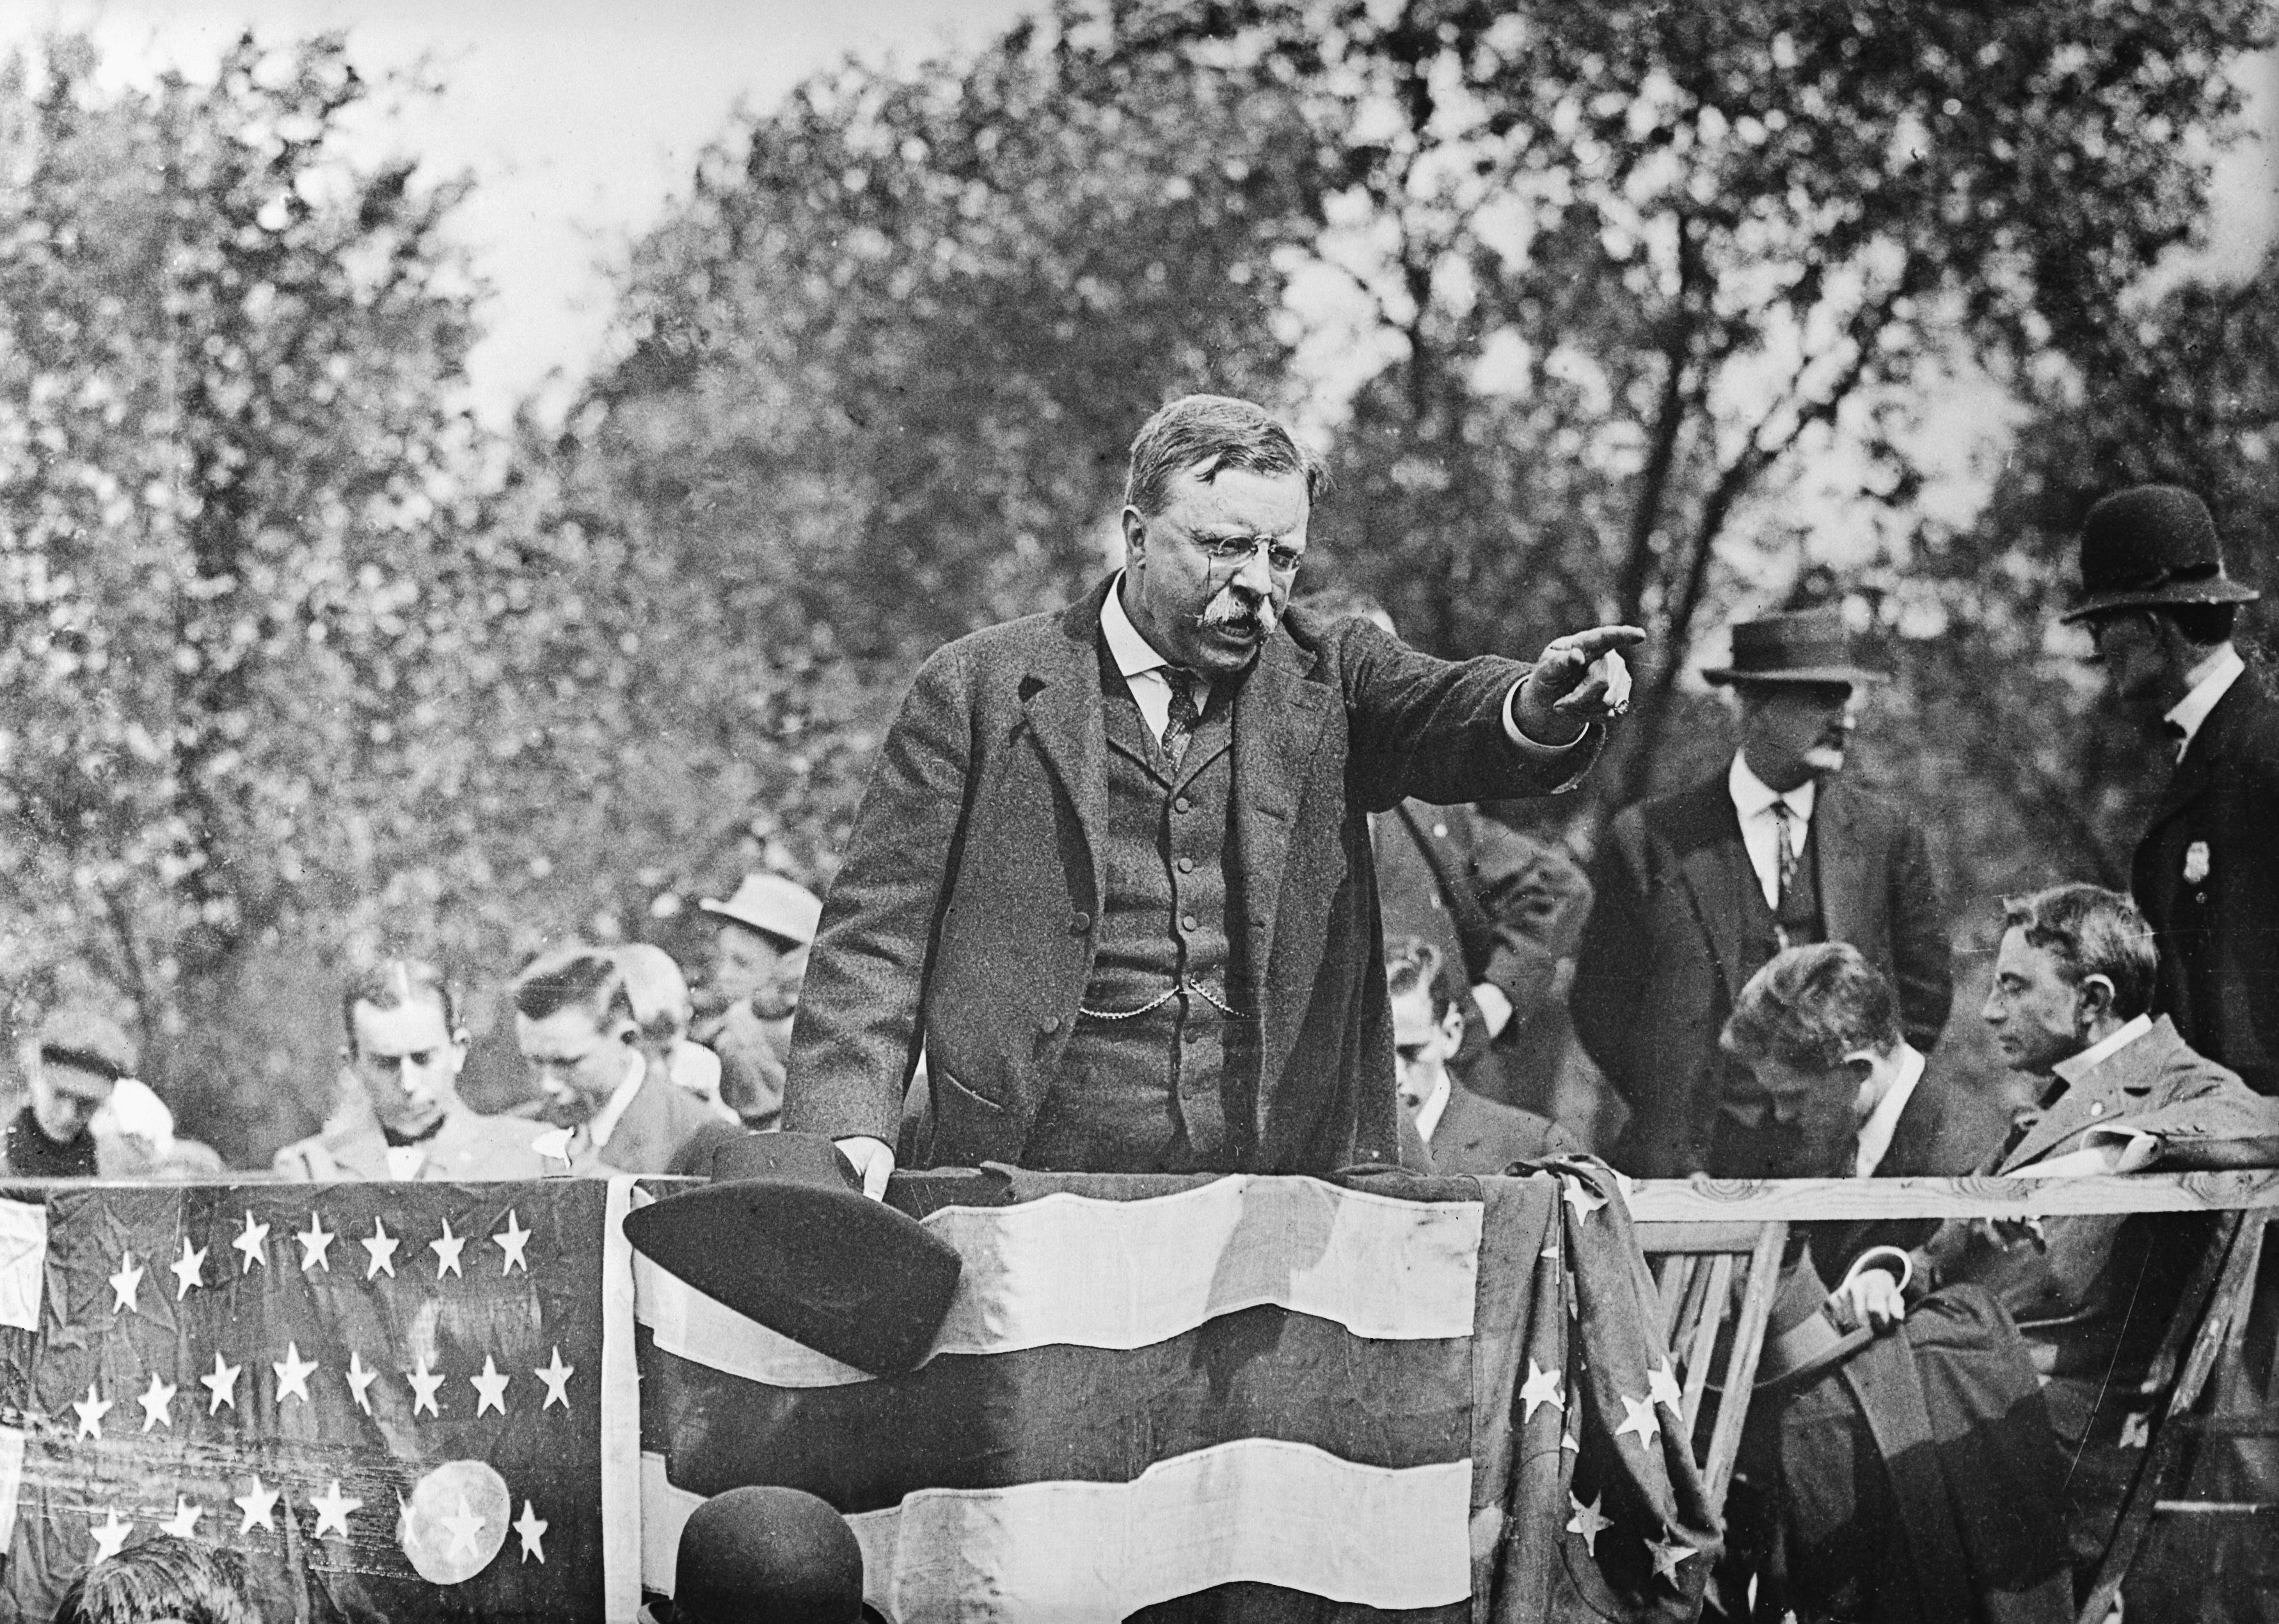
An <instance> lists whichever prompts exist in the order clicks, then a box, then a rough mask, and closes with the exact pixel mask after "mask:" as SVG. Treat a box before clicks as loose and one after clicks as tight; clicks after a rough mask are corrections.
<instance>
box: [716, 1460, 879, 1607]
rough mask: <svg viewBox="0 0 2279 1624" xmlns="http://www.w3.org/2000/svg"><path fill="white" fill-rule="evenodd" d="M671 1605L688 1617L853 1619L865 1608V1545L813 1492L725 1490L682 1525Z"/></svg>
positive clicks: (842, 1519)
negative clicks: (860, 1542) (862, 1544)
mask: <svg viewBox="0 0 2279 1624" xmlns="http://www.w3.org/2000/svg"><path fill="white" fill-rule="evenodd" d="M673 1603H674V1614H675V1617H676V1618H687V1619H688V1620H691V1624H747V1621H748V1620H749V1621H753V1624H760V1621H764V1620H792V1619H798V1620H814V1621H815V1624H854V1621H855V1620H857V1619H859V1618H860V1617H861V1616H862V1611H863V1548H862V1546H861V1544H859V1543H858V1542H857V1541H856V1537H855V1531H854V1530H853V1529H852V1528H848V1526H847V1520H846V1519H845V1518H844V1517H842V1516H840V1514H839V1513H837V1512H836V1511H834V1510H833V1509H832V1507H831V1506H830V1505H829V1504H828V1503H826V1502H825V1501H824V1500H822V1499H820V1498H817V1496H815V1495H812V1494H809V1493H807V1492H805V1491H804V1490H798V1489H785V1488H777V1487H769V1486H761V1487H753V1488H745V1489H731V1490H727V1491H726V1492H725V1493H724V1494H717V1495H715V1496H713V1497H712V1498H710V1499H709V1500H707V1501H705V1502H704V1504H703V1505H700V1506H698V1507H697V1508H696V1509H695V1510H694V1512H692V1513H689V1517H688V1521H687V1522H686V1523H685V1524H683V1525H682V1527H681V1530H680V1544H679V1551H678V1553H677V1555H676V1558H675V1560H674V1563H673Z"/></svg>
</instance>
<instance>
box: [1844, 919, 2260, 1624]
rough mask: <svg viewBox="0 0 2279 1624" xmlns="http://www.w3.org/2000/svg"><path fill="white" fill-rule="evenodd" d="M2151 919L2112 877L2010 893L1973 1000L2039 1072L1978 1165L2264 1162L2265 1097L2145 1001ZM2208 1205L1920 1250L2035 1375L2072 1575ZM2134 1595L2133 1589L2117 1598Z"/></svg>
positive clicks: (1951, 1241) (1998, 1233)
mask: <svg viewBox="0 0 2279 1624" xmlns="http://www.w3.org/2000/svg"><path fill="white" fill-rule="evenodd" d="M2156 974H2157V966H2156V960H2155V954H2154V950H2153V946H2152V932H2151V931H2150V930H2149V929H2148V928H2147V927H2146V925H2145V918H2144V915H2142V914H2141V913H2139V912H2138V911H2137V908H2136V905H2135V904H2134V903H2132V902H2131V901H2130V900H2129V899H2128V898H2127V897H2125V896H2122V895H2121V894H2120V893H2119V892H2112V891H2106V890H2102V889H2100V888H2099V887H2098V886H2094V885H2060V886H2056V887H2053V888H2052V889H2050V890H2048V891H2044V892H2037V893H2036V894H2034V895H2032V896H2030V897H2025V898H2022V899H2019V900H2014V901H2013V902H2012V903H2010V904H2009V906H2008V908H2007V911H2006V914H2005V917H2004V931H2003V936H2002V945H2001V947H2000V949H1999V953H1998V954H1997V956H1996V959H1995V963H1994V983H1993V986H1992V989H1991V992H1989V993H1988V995H1987V1000H1986V1007H1985V1009H1984V1015H1985V1018H1986V1021H1987V1023H1988V1024H1989V1025H1990V1026H1991V1027H1992V1028H1993V1029H1994V1037H1995V1042H1996V1044H1997V1045H1998V1046H1999V1047H2000V1048H2001V1050H2002V1053H2003V1056H2004V1058H2005V1059H2006V1060H2007V1061H2008V1062H2009V1063H2010V1065H2011V1066H2013V1067H2014V1068H2015V1069H2018V1070H2020V1071H2022V1072H2025V1073H2027V1074H2029V1075H2030V1076H2034V1077H2036V1078H2037V1079H2041V1080H2042V1081H2043V1084H2044V1085H2043V1089H2042V1093H2041V1100H2040V1104H2039V1105H2038V1106H2037V1107H2035V1108H2033V1109H2030V1110H2028V1111H2025V1112H2022V1113H2021V1114H2019V1115H2018V1117H2017V1119H2016V1121H2015V1122H2014V1125H2013V1128H2012V1130H2011V1132H2010V1134H2009V1135H2008V1137H2007V1140H2006V1142H2005V1143H2004V1144H2003V1145H2002V1146H2001V1147H2000V1149H1999V1151H1998V1152H1997V1153H1995V1154H1994V1155H1993V1156H1992V1157H1991V1158H1990V1159H1989V1160H1988V1161H1986V1162H1985V1163H1984V1166H1983V1168H1982V1169H1981V1170H1983V1171H1984V1172H1988V1173H1992V1174H1998V1175H2000V1176H2006V1177H2012V1178H2059V1177H2066V1176H2079V1175H2083V1174H2090V1173H2108V1172H2120V1173H2128V1172H2136V1171H2139V1170H2142V1169H2147V1168H2162V1169H2177V1170H2183V1169H2195V1168H2198V1169H2206V1168H2241V1167H2270V1166H2275V1165H2279V1100H2274V1099H2266V1098H2264V1097H2262V1096H2260V1095H2258V1094H2256V1093H2255V1092H2253V1091H2252V1090H2251V1089H2249V1088H2248V1087H2247V1086H2246V1084H2244V1083H2242V1082H2241V1081H2240V1080H2239V1078H2238V1077H2237V1076H2236V1075H2234V1074H2233V1073H2232V1072H2230V1071H2229V1070H2227V1069H2224V1068H2223V1067H2221V1066H2218V1065H2216V1064H2215V1063H2214V1061H2210V1060H2208V1059H2206V1057H2205V1056H2203V1055H2200V1054H2198V1053H2195V1052H2194V1051H2193V1050H2192V1049H2191V1046H2188V1045H2187V1044H2186V1043H2185V1042H2184V1041H2183V1038H2180V1037H2179V1036H2178V1035H2177V1033H2176V1030H2175V1025H2174V1024H2173V1023H2171V1022H2170V1021H2169V1020H2168V1017H2167V1016H2165V1015H2162V1016H2159V1017H2157V1018H2156V1017H2154V1016H2153V1015H2152V1013H2151V1005H2152V990H2153V986H2154V982H2155V978H2156ZM2207 1232H2208V1226H2207V1224H2206V1222H2205V1221H2202V1220H2195V1219H2191V1218H2179V1217H2175V1216H2171V1215H2167V1214H2159V1215H2153V1216H2150V1217H2148V1216H2145V1215H2137V1216H2130V1215H2127V1214H2084V1215H2081V1216H2072V1217H2063V1218H2049V1219H2044V1220H2042V1221H2040V1222H2038V1223H2036V1224H2030V1225H2012V1224H1995V1225H1990V1224H1986V1223H1984V1222H1961V1221H1956V1222H1948V1223H1945V1224H1943V1225H1941V1226H1940V1228H1939V1229H1938V1232H1937V1233H1936V1234H1935V1235H1934V1236H1933V1237H1931V1238H1930V1241H1929V1242H1927V1243H1926V1244H1925V1245H1923V1247H1922V1249H1921V1251H1920V1252H1918V1253H1917V1255H1916V1260H1915V1261H1916V1266H1915V1268H1913V1270H1912V1271H1911V1272H1912V1274H1913V1275H1914V1279H1913V1280H1912V1281H1911V1282H1909V1283H1908V1288H1909V1295H1910V1297H1912V1296H1914V1295H1916V1294H1919V1293H1920V1292H1921V1291H1923V1290H1925V1289H1927V1288H1929V1287H1930V1286H1931V1285H1934V1284H1943V1283H1950V1282H1954V1281H1968V1282H1972V1283H1976V1284H1978V1285H1981V1286H1984V1288H1985V1289H1986V1290H1988V1291H1991V1292H1992V1293H1993V1294H1994V1295H1995V1296H1996V1297H1997V1298H1999V1299H2000V1301H2001V1303H2002V1305H2003V1306H2004V1307H2005V1308H2007V1309H2008V1310H2009V1312H2010V1314H2011V1317H2012V1318H2013V1319H2014V1320H2015V1321H2017V1325H2018V1329H2019V1331H2020V1333H2021V1334H2022V1336H2023V1337H2025V1339H2026V1346H2027V1351H2028V1352H2029V1353H2030V1355H2031V1357H2032V1359H2033V1361H2034V1366H2035V1368H2036V1370H2037V1372H2038V1373H2039V1374H2040V1375H2041V1377H2042V1385H2043V1392H2044V1395H2045V1398H2047V1400H2048V1403H2049V1408H2050V1419H2051V1421H2052V1424H2053V1426H2054V1427H2055V1429H2056V1431H2057V1435H2058V1440H2059V1444H2060V1447H2061V1449H2062V1450H2063V1452H2064V1453H2065V1454H2066V1456H2067V1459H2068V1461H2069V1462H2071V1463H2072V1465H2071V1468H2070V1475H2069V1478H2068V1490H2067V1523H2068V1530H2069V1536H2070V1539H2071V1543H2072V1546H2073V1551H2074V1558H2075V1564H2076V1579H2077V1580H2079V1581H2081V1582H2083V1583H2086V1582H2087V1579H2088V1577H2089V1576H2090V1575H2091V1574H2093V1571H2094V1568H2095V1566H2096V1563H2097V1561H2098V1559H2099V1557H2100V1556H2101V1554H2102V1553H2103V1551H2104V1549H2105V1546H2106V1544H2107V1543H2108V1542H2109V1540H2110V1538H2111V1536H2112V1532H2113V1527H2114V1519H2115V1517H2116V1516H2117V1515H2118V1513H2119V1511H2120V1506H2121V1502H2122V1498H2123V1497H2124V1495H2125V1494H2126V1492H2127V1490H2128V1486H2129V1482H2130V1481H2131V1480H2132V1478H2133V1475H2134V1474H2133V1468H2134V1466H2135V1464H2136V1463H2137V1462H2138V1461H2141V1460H2142V1459H2143V1453H2142V1448H2141V1443H2142V1440H2141V1437H2140V1438H2137V1440H2136V1441H2137V1444H2138V1447H2137V1448H2136V1449H2134V1450H2132V1449H2131V1448H2130V1447H2129V1444H2128V1442H2126V1440H2129V1438H2130V1437H2131V1435H2132V1432H2141V1429H2143V1427H2144V1426H2145V1421H2146V1420H2147V1419H2148V1418H2149V1416H2150V1414H2151V1413H2152V1409H2153V1407H2154V1406H2155V1405H2156V1403H2157V1402H2158V1400H2159V1398H2160V1395H2159V1394H2157V1393H2147V1392H2146V1391H2145V1390H2144V1383H2145V1375H2146V1373H2147V1371H2148V1369H2149V1367H2150V1366H2151V1362H2152V1355H2153V1352H2154V1351H2155V1349H2156V1348H2157V1347H2158V1345H2159V1344H2160V1338H2161V1335H2162V1333H2163V1332H2164V1331H2165V1330H2166V1329H2167V1328H2168V1321H2169V1319H2170V1317H2171V1316H2172V1315H2173V1314H2175V1306H2176V1301H2177V1298H2178V1295H2179V1293H2180V1292H2181V1291H2182V1290H2183V1285H2184V1283H2185V1280H2186V1278H2187V1277H2188V1276H2189V1275H2191V1263H2192V1260H2193V1258H2194V1256H2195V1255H2196V1252H2197V1251H2198V1248H2199V1247H2201V1246H2202V1245H2205V1244H2206V1235H2207ZM1897 1291H1898V1283H1896V1282H1894V1281H1893V1280H1891V1277H1890V1276H1888V1275H1886V1276H1884V1278H1883V1279H1882V1281H1881V1282H1871V1281H1868V1280H1866V1279H1863V1280H1862V1281H1861V1284H1860V1288H1859V1290H1858V1291H1857V1294H1856V1298H1855V1311H1856V1312H1857V1313H1858V1314H1860V1315H1861V1317H1864V1318H1866V1319H1868V1320H1869V1321H1877V1320H1880V1319H1884V1318H1887V1317H1888V1315H1889V1313H1890V1311H1891V1308H1890V1306H1891V1302H1892V1299H1893V1298H1894V1297H1895V1295H1896V1293H1897ZM2134 1611H2135V1604H2134V1603H2132V1604H2131V1612H2132V1613H2134Z"/></svg>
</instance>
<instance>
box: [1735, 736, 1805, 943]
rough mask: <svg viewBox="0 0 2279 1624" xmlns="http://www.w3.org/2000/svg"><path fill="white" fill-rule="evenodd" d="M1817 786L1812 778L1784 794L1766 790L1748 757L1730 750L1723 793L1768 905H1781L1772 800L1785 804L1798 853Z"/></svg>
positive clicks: (1777, 837)
mask: <svg viewBox="0 0 2279 1624" xmlns="http://www.w3.org/2000/svg"><path fill="white" fill-rule="evenodd" d="M1818 789H1819V784H1818V782H1817V781H1816V780H1815V779H1812V778H1807V779H1806V780H1805V781H1804V782H1803V783H1801V784H1799V785H1797V786H1796V787H1795V788H1794V789H1792V790H1791V791H1789V792H1788V793H1786V794H1783V793H1780V792H1779V791H1777V790H1774V789H1769V788H1767V787H1766V785H1765V781H1764V780H1763V779H1762V778H1759V777H1757V775H1756V774H1755V773H1753V772H1752V771H1750V770H1749V763H1748V760H1747V758H1746V757H1745V756H1744V755H1742V754H1741V753H1740V752H1739V751H1738V750H1736V751H1734V752H1733V765H1732V766H1731V768H1730V769H1729V770H1727V772H1726V774H1725V793H1727V794H1728V795H1730V796H1731V797H1732V800H1733V810H1734V812H1735V813H1736V814H1737V815H1738V816H1739V818H1740V820H1741V844H1742V845H1743V846H1746V847H1747V848H1748V853H1749V867H1751V868H1752V869H1755V870H1756V871H1757V884H1758V885H1761V886H1762V887H1763V888H1764V893H1765V906H1766V907H1767V908H1778V907H1779V906H1780V819H1779V818H1777V817H1776V816H1774V815H1773V806H1774V803H1775V802H1776V801H1786V802H1787V803H1788V809H1789V813H1790V815H1791V816H1792V817H1793V819H1794V820H1795V823H1796V849H1797V851H1798V853H1799V854H1802V852H1803V851H1804V839H1805V831H1807V830H1808V829H1810V828H1811V827H1812V803H1813V800H1814V798H1815V793H1816V792H1817V791H1818Z"/></svg>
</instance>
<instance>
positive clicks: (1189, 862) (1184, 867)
mask: <svg viewBox="0 0 2279 1624" xmlns="http://www.w3.org/2000/svg"><path fill="white" fill-rule="evenodd" d="M1194 871H1195V860H1194V859H1193V858H1192V857H1182V858H1180V859H1179V872H1180V873H1182V874H1193V872H1194Z"/></svg>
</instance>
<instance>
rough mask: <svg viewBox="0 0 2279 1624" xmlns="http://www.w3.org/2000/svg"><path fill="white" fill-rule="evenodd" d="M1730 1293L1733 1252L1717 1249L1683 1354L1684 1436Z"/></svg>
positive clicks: (1689, 1432) (1696, 1413)
mask: <svg viewBox="0 0 2279 1624" xmlns="http://www.w3.org/2000/svg"><path fill="white" fill-rule="evenodd" d="M1732 1294H1733V1254H1732V1253H1731V1252H1721V1253H1719V1254H1718V1256H1717V1257H1716V1258H1715V1259H1713V1260H1711V1262H1710V1264H1709V1287H1708V1290H1707V1291H1705V1292H1703V1293H1702V1298H1701V1318H1700V1321H1699V1322H1698V1323H1697V1324H1696V1325H1695V1326H1694V1328H1693V1345H1692V1347H1691V1348H1689V1349H1688V1350H1687V1351H1686V1354H1685V1436H1687V1437H1688V1438H1691V1437H1692V1436H1693V1426H1694V1423H1695V1422H1696V1421H1699V1420H1700V1418H1701V1395H1702V1393H1703V1392H1704V1391H1705V1390H1707V1388H1708V1385H1709V1361H1710V1360H1711V1359H1712V1358H1714V1357H1715V1354H1716V1352H1717V1327H1718V1326H1719V1325H1720V1324H1721V1323H1723V1321H1724V1318H1725V1305H1726V1303H1727V1302H1728V1301H1729V1300H1730V1298H1731V1297H1732Z"/></svg>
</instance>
